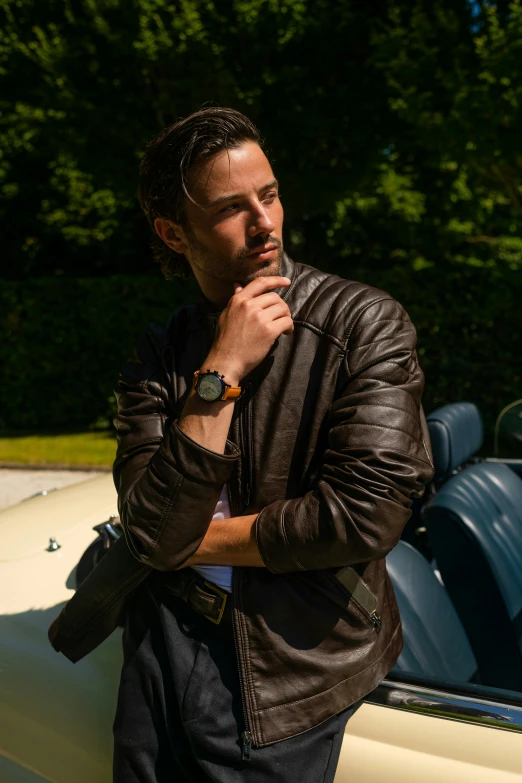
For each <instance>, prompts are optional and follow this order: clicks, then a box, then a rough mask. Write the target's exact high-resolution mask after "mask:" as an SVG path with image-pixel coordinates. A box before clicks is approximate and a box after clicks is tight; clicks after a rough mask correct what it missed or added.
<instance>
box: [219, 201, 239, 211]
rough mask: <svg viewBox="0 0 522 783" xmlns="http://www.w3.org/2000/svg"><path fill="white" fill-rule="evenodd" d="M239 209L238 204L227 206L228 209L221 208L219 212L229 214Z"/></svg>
mask: <svg viewBox="0 0 522 783" xmlns="http://www.w3.org/2000/svg"><path fill="white" fill-rule="evenodd" d="M238 207H239V204H236V203H234V204H229V205H228V207H223V209H220V210H219V211H220V212H231V211H232V210H234V209H237V208H238Z"/></svg>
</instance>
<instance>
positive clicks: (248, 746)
mask: <svg viewBox="0 0 522 783" xmlns="http://www.w3.org/2000/svg"><path fill="white" fill-rule="evenodd" d="M241 739H242V740H243V752H242V753H241V761H250V751H251V750H252V735H251V733H250V732H249V731H244V732H243V733H242V735H241Z"/></svg>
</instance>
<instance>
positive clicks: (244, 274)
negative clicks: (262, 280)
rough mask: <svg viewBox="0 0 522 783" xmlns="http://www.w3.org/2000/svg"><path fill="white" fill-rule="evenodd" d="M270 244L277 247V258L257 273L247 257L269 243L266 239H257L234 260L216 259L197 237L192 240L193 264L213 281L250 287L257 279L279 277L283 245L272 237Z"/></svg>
mask: <svg viewBox="0 0 522 783" xmlns="http://www.w3.org/2000/svg"><path fill="white" fill-rule="evenodd" d="M269 242H270V244H272V245H276V246H277V257H276V258H275V259H273V260H271V261H269V260H267V261H266V262H264V264H263V266H261V267H260V268H259V269H257V270H256V271H255V272H251V271H250V270H249V268H248V261H247V256H248V254H249V253H252V251H254V250H256V248H258V247H262V246H263V245H264V244H266V243H267V240H266V239H261V240H259V239H255V241H253V242H252V244H251V246H250V247H244V248H241V250H240V251H239V252H238V253H237V254H236V256H235V258H234V259H230V257H226V258H224V257H219V256H218V257H216V255H215V254H212V253H211V252H210V251H209V250H208V248H207V247H206V246H205V245H203V244H202V243H201V242H200V241H199V240H198V239H196V237H194V236H192V237H191V238H190V249H191V254H192V258H191V263H192V264H193V265H194V266H195V267H196V268H197V269H199V270H200V271H201V272H203V273H204V274H205V275H207V276H208V277H210V278H212V279H213V280H218V281H219V282H229V283H239V284H240V285H242V286H245V285H248V283H251V282H252V280H255V279H256V278H257V277H267V276H268V275H278V274H279V270H280V269H281V263H282V260H283V252H284V251H283V243H282V241H281V240H280V239H276V237H270V240H269Z"/></svg>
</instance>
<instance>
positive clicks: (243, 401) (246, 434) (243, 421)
mask: <svg viewBox="0 0 522 783" xmlns="http://www.w3.org/2000/svg"><path fill="white" fill-rule="evenodd" d="M251 386H252V384H251V383H247V385H246V386H245V387H244V389H243V392H242V394H241V397H240V409H239V439H240V448H241V454H242V468H243V469H242V471H241V474H242V475H241V478H242V481H241V485H242V486H241V494H242V500H243V506H244V508H248V506H249V505H250V497H251V494H252V483H253V449H254V444H253V442H252V398H251V397H250V396H249V393H250V389H251ZM243 474H244V477H243Z"/></svg>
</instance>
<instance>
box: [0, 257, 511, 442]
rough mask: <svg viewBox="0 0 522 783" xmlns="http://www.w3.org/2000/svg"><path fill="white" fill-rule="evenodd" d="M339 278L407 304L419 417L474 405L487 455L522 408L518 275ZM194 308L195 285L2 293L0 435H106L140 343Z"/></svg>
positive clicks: (460, 269)
mask: <svg viewBox="0 0 522 783" xmlns="http://www.w3.org/2000/svg"><path fill="white" fill-rule="evenodd" d="M342 274H343V276H344V277H346V278H351V279H359V280H364V281H365V282H368V283H370V284H372V285H376V286H378V287H380V288H384V289H385V290H387V291H389V292H390V293H391V294H392V295H393V296H395V297H396V298H397V299H398V300H399V301H400V302H402V304H404V306H405V307H406V309H407V310H408V312H409V314H410V316H411V318H412V320H413V322H414V323H415V325H416V327H417V331H418V338H419V344H418V350H419V356H420V360H421V365H422V367H423V369H424V372H425V375H426V389H425V395H424V407H425V410H426V411H427V412H428V411H430V410H432V409H433V408H435V407H436V406H438V405H441V404H443V403H446V402H451V401H456V400H463V399H467V400H471V401H473V402H475V403H476V404H477V405H478V406H479V408H480V409H481V411H482V413H483V416H484V419H485V424H486V430H487V433H488V448H490V443H491V433H492V428H493V424H494V420H495V417H496V415H497V413H498V412H499V411H500V409H501V408H502V407H503V406H504V405H506V404H507V403H509V402H511V401H512V400H514V399H516V398H519V397H522V383H521V379H522V372H521V366H520V356H519V353H520V346H521V344H522V342H521V331H522V323H521V319H520V302H521V301H522V273H521V272H516V271H512V270H506V269H504V270H502V272H500V271H499V270H498V269H497V268H496V267H493V268H488V267H481V268H473V267H470V266H464V265H455V266H450V267H446V268H445V269H444V271H441V270H440V269H439V270H438V269H437V268H436V267H431V268H424V269H420V270H417V271H412V270H411V269H406V268H393V269H390V270H385V271H383V270H379V271H377V272H375V273H374V274H372V273H370V272H368V271H365V272H361V273H358V272H357V270H356V269H353V268H352V269H350V268H349V267H348V266H346V267H345V268H344V271H343V272H342ZM195 296H197V291H196V288H195V285H194V283H189V282H185V281H181V280H176V281H172V282H169V283H167V282H165V281H164V280H163V279H162V278H161V277H159V276H154V277H152V276H150V277H149V276H146V277H145V276H144V277H137V276H136V277H131V276H114V277H108V278H86V279H65V278H49V279H35V280H31V281H28V282H12V281H2V285H1V289H0V366H1V367H2V373H1V387H0V427H1V428H3V429H4V430H13V429H14V430H22V429H23V430H31V429H32V430H50V429H60V428H61V429H64V428H85V427H89V426H91V427H92V426H96V425H97V426H104V425H105V426H106V425H107V424H108V422H109V421H110V418H111V416H112V412H113V410H114V401H113V399H112V388H113V386H114V382H115V379H116V377H117V373H118V369H119V367H120V366H121V364H122V363H123V361H124V360H125V359H126V357H127V356H128V355H129V352H130V350H131V348H132V345H133V344H134V342H135V340H136V339H137V337H138V335H139V333H140V331H141V330H142V329H143V328H144V326H145V325H146V324H147V322H148V321H151V320H156V321H160V322H161V321H162V320H164V319H165V318H166V317H167V316H168V314H169V313H170V312H171V311H172V310H173V309H175V308H176V307H178V306H179V305H181V304H183V303H185V302H189V301H192V300H193V299H194V297H195Z"/></svg>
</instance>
